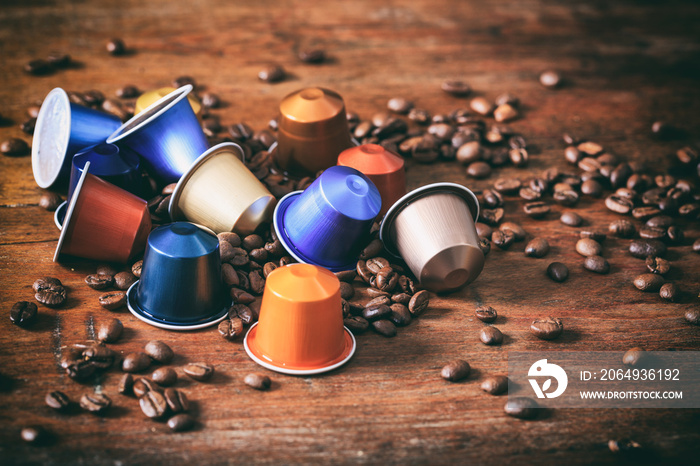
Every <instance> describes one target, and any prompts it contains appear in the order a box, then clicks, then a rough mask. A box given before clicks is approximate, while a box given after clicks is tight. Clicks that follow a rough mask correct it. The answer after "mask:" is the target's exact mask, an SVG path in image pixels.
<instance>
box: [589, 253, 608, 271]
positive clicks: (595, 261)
mask: <svg viewBox="0 0 700 466" xmlns="http://www.w3.org/2000/svg"><path fill="white" fill-rule="evenodd" d="M583 268H584V269H586V270H590V271H591V272H595V273H600V274H605V273H608V272H609V271H610V264H609V263H608V261H607V260H605V258H604V257H602V256H599V255H594V256H588V257H586V258H585V259H584V260H583Z"/></svg>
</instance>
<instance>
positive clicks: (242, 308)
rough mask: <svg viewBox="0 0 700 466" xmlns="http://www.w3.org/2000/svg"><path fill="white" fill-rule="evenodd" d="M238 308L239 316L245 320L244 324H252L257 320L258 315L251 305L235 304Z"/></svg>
mask: <svg viewBox="0 0 700 466" xmlns="http://www.w3.org/2000/svg"><path fill="white" fill-rule="evenodd" d="M233 307H234V308H236V313H237V315H238V318H239V319H241V321H243V325H250V324H252V323H254V322H255V321H256V320H257V316H256V315H255V314H254V313H253V311H252V310H251V309H250V307H248V306H246V305H245V304H235V305H234V306H233Z"/></svg>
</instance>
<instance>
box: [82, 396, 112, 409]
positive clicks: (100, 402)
mask: <svg viewBox="0 0 700 466" xmlns="http://www.w3.org/2000/svg"><path fill="white" fill-rule="evenodd" d="M110 406H112V400H110V399H109V397H108V396H107V395H105V394H102V393H86V394H84V395H83V396H82V397H81V398H80V407H81V408H83V409H84V410H85V411H88V412H90V413H92V414H104V413H105V412H106V411H107V410H108V409H109V407H110Z"/></svg>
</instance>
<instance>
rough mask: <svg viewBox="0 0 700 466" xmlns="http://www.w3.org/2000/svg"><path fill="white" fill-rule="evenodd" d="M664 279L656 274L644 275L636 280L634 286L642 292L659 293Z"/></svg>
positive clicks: (638, 276)
mask: <svg viewBox="0 0 700 466" xmlns="http://www.w3.org/2000/svg"><path fill="white" fill-rule="evenodd" d="M663 284H664V279H663V277H661V275H657V274H655V273H643V274H641V275H637V278H635V279H634V286H635V287H636V288H637V289H638V290H641V291H659V289H660V288H661V285H663Z"/></svg>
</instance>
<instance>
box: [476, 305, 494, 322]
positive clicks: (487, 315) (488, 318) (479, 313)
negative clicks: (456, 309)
mask: <svg viewBox="0 0 700 466" xmlns="http://www.w3.org/2000/svg"><path fill="white" fill-rule="evenodd" d="M474 313H475V315H476V317H477V319H479V320H480V321H482V322H486V323H490V322H494V321H495V320H496V318H497V317H498V313H497V312H496V310H495V309H494V308H492V307H491V306H479V307H477V308H476V311H475V312H474Z"/></svg>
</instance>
